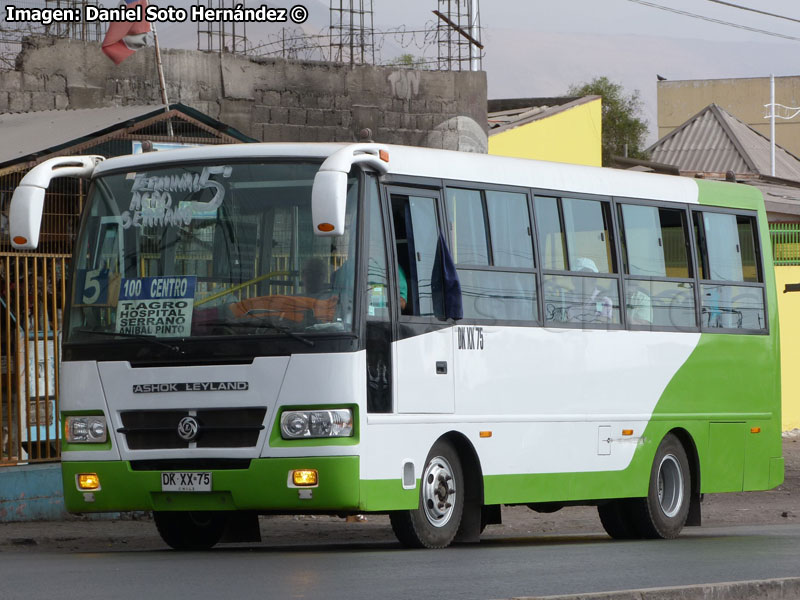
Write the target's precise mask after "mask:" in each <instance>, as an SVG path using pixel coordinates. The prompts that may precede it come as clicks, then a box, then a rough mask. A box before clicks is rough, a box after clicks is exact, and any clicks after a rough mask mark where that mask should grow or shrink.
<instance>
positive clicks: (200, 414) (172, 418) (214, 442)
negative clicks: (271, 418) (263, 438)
mask: <svg viewBox="0 0 800 600" xmlns="http://www.w3.org/2000/svg"><path fill="white" fill-rule="evenodd" d="M266 414H267V409H266V408H263V407H261V408H215V409H202V410H197V411H192V412H191V413H190V412H189V411H188V410H133V411H125V412H122V413H120V417H121V419H122V427H120V428H119V429H117V431H118V432H119V433H122V434H123V435H125V439H126V441H127V443H128V448H130V449H131V450H164V449H179V448H190V447H196V448H250V447H253V446H255V445H256V444H257V443H258V436H259V434H260V433H261V430H262V429H264V416H265V415H266ZM186 417H193V420H194V422H195V423H196V434H195V435H194V437H192V438H191V439H188V440H187V439H185V438H183V437H181V436H180V435H179V429H180V427H179V425H180V424H181V422H182V420H183V419H184V418H186Z"/></svg>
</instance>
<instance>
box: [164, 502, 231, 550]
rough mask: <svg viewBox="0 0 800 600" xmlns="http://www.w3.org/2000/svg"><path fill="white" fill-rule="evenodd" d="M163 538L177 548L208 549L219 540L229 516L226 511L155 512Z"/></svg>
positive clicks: (169, 544)
mask: <svg viewBox="0 0 800 600" xmlns="http://www.w3.org/2000/svg"><path fill="white" fill-rule="evenodd" d="M153 520H154V521H155V523H156V529H158V533H159V535H161V539H162V540H164V542H166V544H167V545H168V546H170V547H171V548H174V549H175V550H208V549H209V548H211V547H212V546H214V545H215V544H216V543H217V542H219V540H220V538H221V537H222V534H223V533H224V532H225V527H226V525H227V524H228V516H227V515H226V514H225V513H224V512H161V511H155V512H153Z"/></svg>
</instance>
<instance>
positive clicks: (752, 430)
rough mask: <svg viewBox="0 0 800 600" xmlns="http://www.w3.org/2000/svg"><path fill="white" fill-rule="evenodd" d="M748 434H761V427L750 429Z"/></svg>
mask: <svg viewBox="0 0 800 600" xmlns="http://www.w3.org/2000/svg"><path fill="white" fill-rule="evenodd" d="M750 433H761V427H751V428H750Z"/></svg>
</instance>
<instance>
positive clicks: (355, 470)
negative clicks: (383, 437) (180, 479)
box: [61, 456, 360, 513]
mask: <svg viewBox="0 0 800 600" xmlns="http://www.w3.org/2000/svg"><path fill="white" fill-rule="evenodd" d="M294 469H316V470H317V472H318V474H319V480H318V485H317V486H316V487H305V488H297V487H290V474H291V471H293V470H294ZM187 471H197V470H196V469H187ZM165 472H172V471H165ZM208 472H210V473H211V474H212V476H211V491H210V492H164V491H162V489H161V479H162V478H161V474H162V471H138V470H137V471H134V470H133V469H131V466H130V463H129V462H126V461H86V462H84V461H80V462H71V461H68V462H62V464H61V474H62V479H63V483H64V503H65V505H66V508H67V511H69V512H75V513H84V512H117V511H129V510H159V511H171V510H174V511H179V510H253V511H286V512H305V511H311V512H314V511H329V510H337V511H338V510H341V511H350V510H358V509H359V500H360V498H359V496H360V481H359V458H358V456H325V457H304V458H296V457H295V458H261V459H253V460H252V461H251V462H250V466H249V468H247V469H230V470H229V469H224V470H223V469H220V470H213V469H209V471H208ZM82 473H95V474H96V475H97V476H98V478H99V484H100V487H99V489H96V490H94V491H91V490H84V491H82V490H79V489H78V484H77V478H78V475H79V474H82Z"/></svg>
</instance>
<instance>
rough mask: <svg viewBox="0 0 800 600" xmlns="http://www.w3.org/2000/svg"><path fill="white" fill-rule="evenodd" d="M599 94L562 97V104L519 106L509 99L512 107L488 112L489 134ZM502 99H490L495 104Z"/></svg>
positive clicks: (573, 106)
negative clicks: (581, 96)
mask: <svg viewBox="0 0 800 600" xmlns="http://www.w3.org/2000/svg"><path fill="white" fill-rule="evenodd" d="M599 98H600V96H584V97H583V98H577V99H575V98H563V99H561V100H564V103H562V104H536V105H531V106H519V101H517V100H509V101H508V102H509V103H510V104H512V106H513V108H510V109H508V110H498V111H494V112H490V113H489V114H488V115H487V116H488V121H489V135H490V136H491V135H495V134H497V133H501V132H503V131H508V130H509V129H514V128H515V127H519V126H520V125H527V124H528V123H532V122H533V121H538V120H539V119H543V118H545V117H551V116H553V115H556V114H558V113H561V112H564V111H566V110H570V109H571V108H575V107H576V106H580V105H581V104H586V103H587V102H592V101H594V100H597V99H599ZM548 100H554V101H556V102H557V101H558V100H559V99H558V98H550V99H548ZM502 102H503V101H502V100H492V103H494V105H495V106H501V105H502V104H500V103H502Z"/></svg>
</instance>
